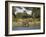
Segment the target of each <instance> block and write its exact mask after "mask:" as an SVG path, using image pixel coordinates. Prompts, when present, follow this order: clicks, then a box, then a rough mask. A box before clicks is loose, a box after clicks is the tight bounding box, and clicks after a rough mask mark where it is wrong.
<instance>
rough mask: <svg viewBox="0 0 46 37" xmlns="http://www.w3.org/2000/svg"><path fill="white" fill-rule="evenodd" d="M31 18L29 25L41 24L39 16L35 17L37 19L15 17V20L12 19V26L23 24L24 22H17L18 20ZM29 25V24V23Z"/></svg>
mask: <svg viewBox="0 0 46 37" xmlns="http://www.w3.org/2000/svg"><path fill="white" fill-rule="evenodd" d="M20 19H21V20H25V19H26V20H30V21H31V24H29V27H30V26H37V25H40V21H39V19H38V18H35V19H32V18H14V19H13V20H12V26H13V27H14V26H15V27H16V26H23V24H16V22H18V21H19V20H20ZM27 25H28V24H27Z"/></svg>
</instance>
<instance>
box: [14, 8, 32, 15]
mask: <svg viewBox="0 0 46 37" xmlns="http://www.w3.org/2000/svg"><path fill="white" fill-rule="evenodd" d="M14 10H15V14H17V13H23V12H24V11H26V13H27V14H29V15H31V14H32V10H31V8H26V7H14Z"/></svg>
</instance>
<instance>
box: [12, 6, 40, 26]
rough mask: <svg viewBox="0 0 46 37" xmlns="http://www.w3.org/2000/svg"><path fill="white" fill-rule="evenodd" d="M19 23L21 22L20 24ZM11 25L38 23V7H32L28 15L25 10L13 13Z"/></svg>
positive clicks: (32, 24) (34, 24) (33, 24)
mask: <svg viewBox="0 0 46 37" xmlns="http://www.w3.org/2000/svg"><path fill="white" fill-rule="evenodd" d="M20 23H21V24H20ZM12 25H13V27H14V26H25V27H30V26H36V25H40V8H35V7H34V8H32V15H28V14H27V13H26V12H24V13H17V14H16V15H14V14H13V16H12Z"/></svg>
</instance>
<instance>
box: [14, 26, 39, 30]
mask: <svg viewBox="0 0 46 37" xmlns="http://www.w3.org/2000/svg"><path fill="white" fill-rule="evenodd" d="M34 29H40V26H31V27H15V26H14V28H13V30H34Z"/></svg>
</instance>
